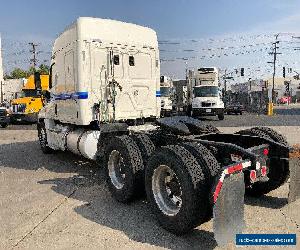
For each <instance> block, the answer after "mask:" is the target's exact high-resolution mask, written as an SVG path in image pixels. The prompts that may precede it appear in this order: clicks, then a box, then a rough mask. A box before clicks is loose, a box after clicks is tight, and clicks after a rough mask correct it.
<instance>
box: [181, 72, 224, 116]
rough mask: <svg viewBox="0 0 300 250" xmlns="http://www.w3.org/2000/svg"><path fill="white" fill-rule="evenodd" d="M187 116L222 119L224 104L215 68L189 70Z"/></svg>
mask: <svg viewBox="0 0 300 250" xmlns="http://www.w3.org/2000/svg"><path fill="white" fill-rule="evenodd" d="M187 88H188V100H187V101H188V103H187V105H188V108H187V111H188V115H190V116H193V117H196V116H207V115H209V116H211V115H217V116H218V118H219V120H223V119H224V102H223V100H222V91H221V89H220V83H219V70H218V68H216V67H210V68H209V67H202V68H199V69H197V70H194V71H192V70H190V71H189V74H188V82H187Z"/></svg>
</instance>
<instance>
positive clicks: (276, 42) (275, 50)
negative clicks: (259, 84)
mask: <svg viewBox="0 0 300 250" xmlns="http://www.w3.org/2000/svg"><path fill="white" fill-rule="evenodd" d="M278 36H279V34H276V35H275V42H274V43H273V45H274V48H273V52H271V53H269V55H273V62H268V63H272V64H273V78H272V103H275V101H276V100H275V74H276V60H277V55H279V54H282V53H278V52H277V49H278V48H279V47H278V46H277V45H278V44H279V41H278Z"/></svg>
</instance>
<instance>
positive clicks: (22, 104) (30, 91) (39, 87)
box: [11, 72, 49, 123]
mask: <svg viewBox="0 0 300 250" xmlns="http://www.w3.org/2000/svg"><path fill="white" fill-rule="evenodd" d="M45 90H49V75H40V74H39V73H38V72H36V73H35V74H33V75H31V76H29V77H28V79H27V82H26V83H25V85H24V87H23V88H22V92H21V93H20V97H19V98H17V99H14V100H12V101H11V111H12V112H11V122H13V123H16V122H29V123H35V122H36V121H37V115H38V112H39V111H40V110H41V108H42V107H43V99H42V96H41V93H42V91H45Z"/></svg>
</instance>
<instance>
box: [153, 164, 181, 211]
mask: <svg viewBox="0 0 300 250" xmlns="http://www.w3.org/2000/svg"><path fill="white" fill-rule="evenodd" d="M152 191H153V196H154V199H155V201H156V204H157V205H158V207H159V209H160V210H161V211H162V212H163V213H164V214H166V215H168V216H175V215H176V214H177V213H178V212H179V211H180V209H181V206H182V189H181V184H180V182H179V180H178V178H177V176H176V174H175V173H174V171H173V170H172V169H171V168H170V167H169V166H167V165H160V166H159V167H158V168H157V169H155V171H154V174H153V176H152Z"/></svg>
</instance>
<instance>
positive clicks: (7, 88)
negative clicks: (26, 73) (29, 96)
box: [2, 78, 25, 102]
mask: <svg viewBox="0 0 300 250" xmlns="http://www.w3.org/2000/svg"><path fill="white" fill-rule="evenodd" d="M24 83H25V79H23V78H20V79H6V80H3V83H2V97H3V101H6V102H10V101H11V100H12V99H15V98H17V95H18V94H19V93H20V92H21V91H22V88H23V86H24Z"/></svg>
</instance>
